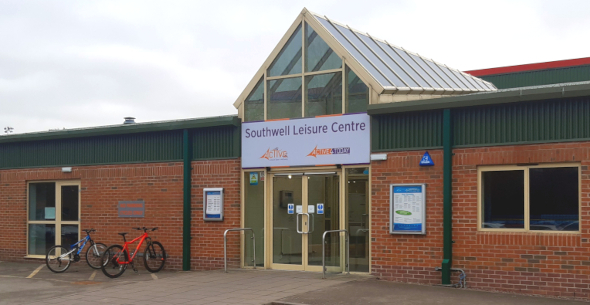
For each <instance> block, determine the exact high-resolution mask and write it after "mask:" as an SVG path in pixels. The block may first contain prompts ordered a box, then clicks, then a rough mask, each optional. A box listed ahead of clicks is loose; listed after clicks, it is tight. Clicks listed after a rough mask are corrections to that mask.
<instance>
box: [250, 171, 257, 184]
mask: <svg viewBox="0 0 590 305" xmlns="http://www.w3.org/2000/svg"><path fill="white" fill-rule="evenodd" d="M250 185H258V172H253V173H250Z"/></svg>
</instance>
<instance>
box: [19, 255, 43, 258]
mask: <svg viewBox="0 0 590 305" xmlns="http://www.w3.org/2000/svg"><path fill="white" fill-rule="evenodd" d="M23 258H28V259H30V258H35V259H45V255H25V256H23Z"/></svg>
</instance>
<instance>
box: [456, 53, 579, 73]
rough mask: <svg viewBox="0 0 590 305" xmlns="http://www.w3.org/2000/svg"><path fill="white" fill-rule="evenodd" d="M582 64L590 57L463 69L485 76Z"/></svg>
mask: <svg viewBox="0 0 590 305" xmlns="http://www.w3.org/2000/svg"><path fill="white" fill-rule="evenodd" d="M582 65H590V57H585V58H577V59H566V60H558V61H549V62H541V63H536V64H526V65H518V66H508V67H499V68H490V69H481V70H471V71H465V73H469V74H471V75H473V76H486V75H495V74H506V73H515V72H524V71H535V70H545V69H555V68H565V67H573V66H582Z"/></svg>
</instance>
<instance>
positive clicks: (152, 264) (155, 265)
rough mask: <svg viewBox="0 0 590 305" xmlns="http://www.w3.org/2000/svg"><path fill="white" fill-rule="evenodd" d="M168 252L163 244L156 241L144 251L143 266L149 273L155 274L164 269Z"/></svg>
mask: <svg viewBox="0 0 590 305" xmlns="http://www.w3.org/2000/svg"><path fill="white" fill-rule="evenodd" d="M164 263H166V250H164V246H162V244H161V243H159V242H157V241H154V242H152V243H151V245H149V246H148V247H146V248H145V251H143V265H144V266H145V269H147V271H149V272H152V273H155V272H158V271H160V270H162V268H164Z"/></svg>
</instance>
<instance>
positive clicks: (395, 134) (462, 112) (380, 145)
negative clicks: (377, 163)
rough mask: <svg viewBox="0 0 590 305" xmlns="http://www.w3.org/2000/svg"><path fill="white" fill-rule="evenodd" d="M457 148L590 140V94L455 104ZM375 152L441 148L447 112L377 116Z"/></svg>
mask: <svg viewBox="0 0 590 305" xmlns="http://www.w3.org/2000/svg"><path fill="white" fill-rule="evenodd" d="M451 116H452V122H453V147H469V146H489V145H508V144H526V143H542V142H559V141H576V140H584V141H587V140H590V97H588V96H585V97H575V98H562V99H552V100H545V101H532V102H520V103H508V104H499V105H488V106H473V107H464V108H454V109H451ZM372 137H373V138H372V145H373V147H372V151H374V152H379V151H392V150H412V149H433V148H442V146H443V145H442V111H422V112H399V113H393V114H387V115H375V116H373V123H372Z"/></svg>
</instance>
